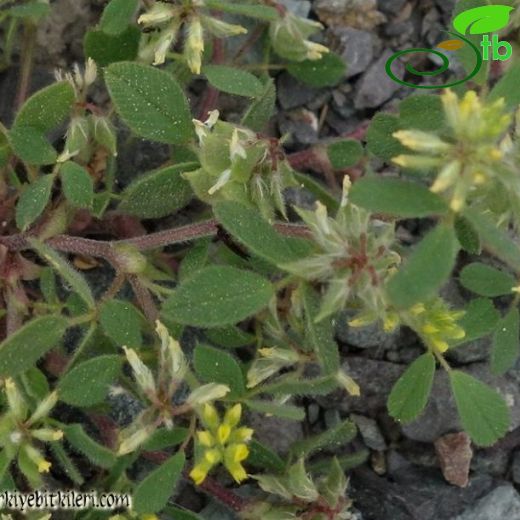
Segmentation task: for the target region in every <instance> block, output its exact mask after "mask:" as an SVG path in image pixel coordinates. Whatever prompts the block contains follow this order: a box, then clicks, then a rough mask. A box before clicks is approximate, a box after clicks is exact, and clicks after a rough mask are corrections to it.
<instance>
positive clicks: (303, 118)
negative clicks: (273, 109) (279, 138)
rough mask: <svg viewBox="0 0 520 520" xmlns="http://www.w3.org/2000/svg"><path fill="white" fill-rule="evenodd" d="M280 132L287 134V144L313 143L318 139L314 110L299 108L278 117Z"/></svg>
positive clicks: (316, 119)
mask: <svg viewBox="0 0 520 520" xmlns="http://www.w3.org/2000/svg"><path fill="white" fill-rule="evenodd" d="M279 127H280V133H281V134H288V135H289V139H288V142H287V144H288V145H295V144H314V143H316V142H317V141H318V118H317V117H316V114H315V113H314V112H311V111H310V110H307V109H305V108H299V109H296V110H292V111H291V112H286V113H285V114H282V115H281V116H280V118H279Z"/></svg>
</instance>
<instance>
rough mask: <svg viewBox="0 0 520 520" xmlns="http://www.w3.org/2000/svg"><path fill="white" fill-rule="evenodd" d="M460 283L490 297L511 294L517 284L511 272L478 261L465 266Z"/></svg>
mask: <svg viewBox="0 0 520 520" xmlns="http://www.w3.org/2000/svg"><path fill="white" fill-rule="evenodd" d="M460 283H461V284H462V285H463V286H464V287H465V288H466V289H469V290H470V291H473V292H474V293H476V294H479V295H480V296H488V297H490V298H494V297H495V296H503V295H505V294H511V289H512V288H513V287H514V286H515V285H516V281H515V279H514V278H513V277H512V276H511V275H510V274H509V273H504V272H502V271H499V270H498V269H495V268H494V267H491V266H489V265H485V264H481V263H478V262H475V263H473V264H469V265H467V266H466V267H464V269H463V270H462V272H461V273H460Z"/></svg>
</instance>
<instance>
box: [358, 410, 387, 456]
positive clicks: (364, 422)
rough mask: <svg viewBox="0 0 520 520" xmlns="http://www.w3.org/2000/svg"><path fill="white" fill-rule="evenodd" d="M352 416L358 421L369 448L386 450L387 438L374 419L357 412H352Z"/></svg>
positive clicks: (360, 431)
mask: <svg viewBox="0 0 520 520" xmlns="http://www.w3.org/2000/svg"><path fill="white" fill-rule="evenodd" d="M350 418H351V419H352V420H353V421H354V422H355V423H356V425H357V427H358V430H359V433H360V434H361V437H362V438H363V442H364V443H365V445H366V446H367V448H370V449H371V450H376V451H384V450H386V448H387V446H386V441H385V438H384V437H383V434H382V433H381V430H380V429H379V426H378V425H377V422H376V421H375V420H374V419H371V418H370V417H365V416H364V415H357V414H352V415H351V416H350Z"/></svg>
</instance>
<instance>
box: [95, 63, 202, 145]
mask: <svg viewBox="0 0 520 520" xmlns="http://www.w3.org/2000/svg"><path fill="white" fill-rule="evenodd" d="M105 80H106V83H107V87H108V90H109V92H110V96H111V98H112V101H113V102H114V104H115V106H116V109H117V112H118V113H119V115H120V116H121V118H122V119H123V121H124V122H125V123H126V124H127V125H128V126H129V127H130V128H131V129H132V130H133V131H134V132H135V133H136V134H137V135H139V136H141V137H144V138H146V139H150V140H151V141H158V142H160V143H169V144H181V143H185V142H187V141H188V140H189V139H190V138H191V136H192V133H193V131H192V123H191V113H190V109H189V106H188V101H187V99H186V97H185V95H184V92H183V91H182V89H181V87H180V85H179V84H178V83H177V82H176V81H175V79H174V78H173V77H172V76H171V75H170V74H168V73H167V72H164V71H162V70H159V69H155V68H153V67H150V66H148V65H142V64H139V63H127V62H123V63H113V64H112V65H110V66H109V67H108V68H107V69H106V71H105Z"/></svg>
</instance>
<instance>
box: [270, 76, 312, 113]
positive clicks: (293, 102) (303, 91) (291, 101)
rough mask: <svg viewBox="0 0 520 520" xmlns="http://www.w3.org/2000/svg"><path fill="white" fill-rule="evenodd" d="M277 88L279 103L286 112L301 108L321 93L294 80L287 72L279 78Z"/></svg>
mask: <svg viewBox="0 0 520 520" xmlns="http://www.w3.org/2000/svg"><path fill="white" fill-rule="evenodd" d="M277 86H278V88H277V94H278V102H279V103H280V106H281V107H282V108H283V109H284V110H290V109H291V108H296V107H301V106H302V105H305V104H306V103H309V102H310V101H312V100H313V99H314V98H315V97H316V95H317V94H318V92H319V91H318V90H317V89H315V88H312V87H309V86H307V85H305V83H302V82H301V81H298V80H297V79H295V78H293V77H292V76H291V75H290V74H288V73H287V72H283V73H282V74H280V75H279V76H278V81H277Z"/></svg>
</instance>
